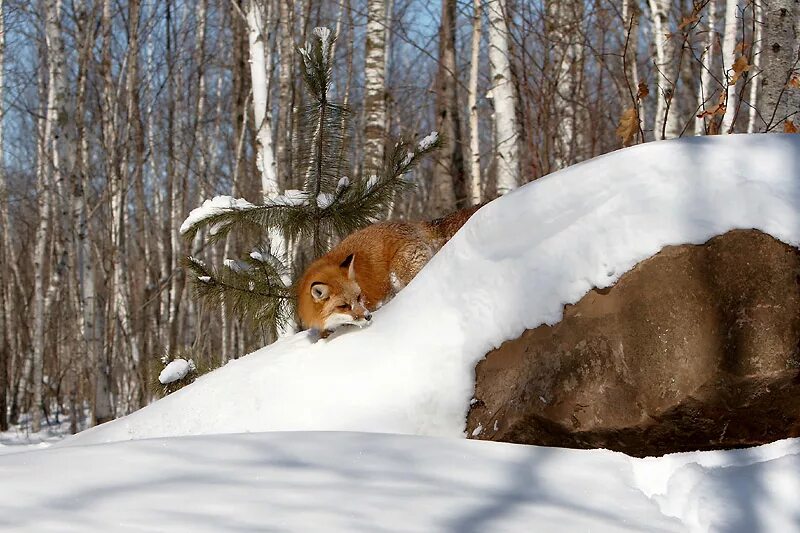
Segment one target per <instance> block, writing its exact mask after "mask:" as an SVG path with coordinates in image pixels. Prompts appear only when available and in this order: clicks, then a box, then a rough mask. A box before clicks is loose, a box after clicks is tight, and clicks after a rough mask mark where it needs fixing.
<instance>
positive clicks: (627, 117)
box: [617, 107, 639, 146]
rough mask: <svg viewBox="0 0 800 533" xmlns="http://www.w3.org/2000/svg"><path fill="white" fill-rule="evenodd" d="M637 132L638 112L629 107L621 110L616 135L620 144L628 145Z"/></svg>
mask: <svg viewBox="0 0 800 533" xmlns="http://www.w3.org/2000/svg"><path fill="white" fill-rule="evenodd" d="M638 132H639V114H638V113H637V111H636V109H635V108H633V107H631V108H629V109H626V110H625V111H623V112H622V116H621V117H620V119H619V127H618V128H617V136H618V137H619V138H620V140H621V141H622V146H630V145H631V143H632V142H633V139H634V137H636V134H637V133H638Z"/></svg>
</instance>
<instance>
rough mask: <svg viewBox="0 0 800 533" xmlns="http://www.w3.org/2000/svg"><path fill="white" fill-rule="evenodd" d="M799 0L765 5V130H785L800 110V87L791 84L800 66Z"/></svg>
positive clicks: (772, 2) (763, 93)
mask: <svg viewBox="0 0 800 533" xmlns="http://www.w3.org/2000/svg"><path fill="white" fill-rule="evenodd" d="M797 6H798V4H797V2H796V1H795V0H770V2H769V4H766V5H765V8H764V23H765V25H764V44H765V46H764V47H763V52H762V53H763V54H764V73H763V74H762V77H761V103H760V105H759V109H760V111H761V118H762V120H764V122H765V127H764V130H765V131H778V132H780V131H783V129H784V128H785V127H786V126H785V122H786V121H787V120H792V121H794V120H795V115H796V114H797V113H798V111H800V101H799V100H800V90H798V89H796V88H790V87H789V83H790V81H791V79H792V76H793V75H795V76H797V74H795V69H797V66H798V58H797V37H796V35H797V33H796V24H797V22H796V21H797Z"/></svg>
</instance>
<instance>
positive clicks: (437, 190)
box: [432, 0, 467, 216]
mask: <svg viewBox="0 0 800 533" xmlns="http://www.w3.org/2000/svg"><path fill="white" fill-rule="evenodd" d="M455 29H456V2H455V0H443V1H442V21H441V27H440V28H439V70H438V73H437V75H436V76H437V86H438V88H437V91H436V110H437V112H436V129H437V130H438V132H439V134H440V135H441V136H442V137H443V138H444V142H445V146H444V147H443V148H442V149H441V150H440V152H439V158H438V162H437V164H436V168H435V170H434V178H433V183H434V185H433V187H434V190H433V205H432V208H433V214H434V215H436V216H440V215H443V214H445V213H448V212H450V211H452V210H453V209H455V208H456V207H457V206H464V205H466V202H467V191H466V186H467V183H466V175H465V174H466V172H465V169H464V152H463V150H464V148H463V146H462V139H461V122H460V115H459V105H458V74H457V73H458V70H457V65H456V49H455V47H456V35H455Z"/></svg>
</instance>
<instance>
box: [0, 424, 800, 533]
mask: <svg viewBox="0 0 800 533" xmlns="http://www.w3.org/2000/svg"><path fill="white" fill-rule="evenodd" d="M777 451H779V452H780V453H777ZM774 452H775V453H774ZM691 455H692V458H691V461H689V462H685V463H683V462H682V461H672V459H671V457H672V456H667V457H665V458H663V459H652V460H641V459H634V458H631V457H628V456H626V455H624V454H621V453H616V452H610V451H606V450H566V449H558V448H544V447H537V446H520V445H515V444H506V443H493V442H484V441H467V440H458V439H437V438H430V437H414V436H400V435H380V434H374V433H373V434H366V433H335V432H333V433H324V432H313V433H295V432H283V433H261V434H237V435H211V436H197V437H183V438H169V439H152V440H138V441H128V442H120V443H114V444H106V445H100V446H75V447H51V448H48V449H45V450H41V451H35V452H31V453H23V454H15V455H6V456H0V472H2V476H0V508H2V509H3V510H4V511H3V515H2V516H0V524H2V529H3V531H37V532H47V531H59V532H62V531H110V530H113V531H143V530H147V531H231V530H240V531H250V530H252V531H326V532H337V531H345V532H356V531H364V532H372V531H386V532H399V531H403V532H414V531H420V532H430V531H452V532H458V533H462V532H463V533H470V532H483V531H492V532H504V531H532V530H535V531H547V532H551V531H552V532H559V531H564V532H572V531H592V532H601V533H605V532H640V531H647V532H690V533H695V532H696V533H700V532H706V531H724V532H730V533H733V532H741V533H751V532H753V531H780V532H781V533H792V532H796V531H798V523H800V522H798V519H800V516H798V506H797V500H796V497H797V494H798V493H797V492H796V491H795V492H790V490H793V489H794V488H796V484H797V479H798V474H797V472H798V471H800V439H793V440H789V441H782V442H779V443H775V444H772V445H768V446H764V447H761V448H755V449H753V450H740V451H734V452H702V453H697V454H691ZM773 455H774V456H775V457H772V456H773ZM703 463H707V464H708V463H717V466H709V467H703V466H701V465H702V464H703ZM666 467H670V468H671V469H672V470H671V472H670V473H671V477H670V479H669V481H670V482H669V483H668V485H667V487H666V491H665V492H663V493H659V494H657V495H655V496H652V497H651V496H648V495H647V494H646V493H645V492H644V491H642V490H641V488H640V486H639V481H638V480H639V477H638V476H641V475H642V474H643V473H646V470H648V469H654V470H656V471H657V472H659V473H662V472H665V468H666ZM56 472H57V473H58V475H54V473H56ZM532 524H535V527H534V529H531V527H532V526H531V525H532Z"/></svg>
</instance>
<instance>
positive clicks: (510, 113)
mask: <svg viewBox="0 0 800 533" xmlns="http://www.w3.org/2000/svg"><path fill="white" fill-rule="evenodd" d="M485 7H486V12H487V14H488V17H489V27H488V33H489V75H490V77H491V80H492V85H491V88H490V89H489V92H490V94H491V97H492V103H493V106H494V120H493V123H494V156H495V163H496V167H497V194H498V195H501V196H502V195H504V194H506V193H507V192H509V191H511V190H513V189H516V188H517V187H519V185H520V181H521V180H520V176H519V146H518V145H519V140H518V135H519V132H518V128H517V115H516V95H515V93H514V84H513V82H512V79H511V63H510V61H509V46H508V41H509V35H508V25H507V23H506V20H507V19H506V13H507V2H506V0H489V1H488V2H486V6H485Z"/></svg>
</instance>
